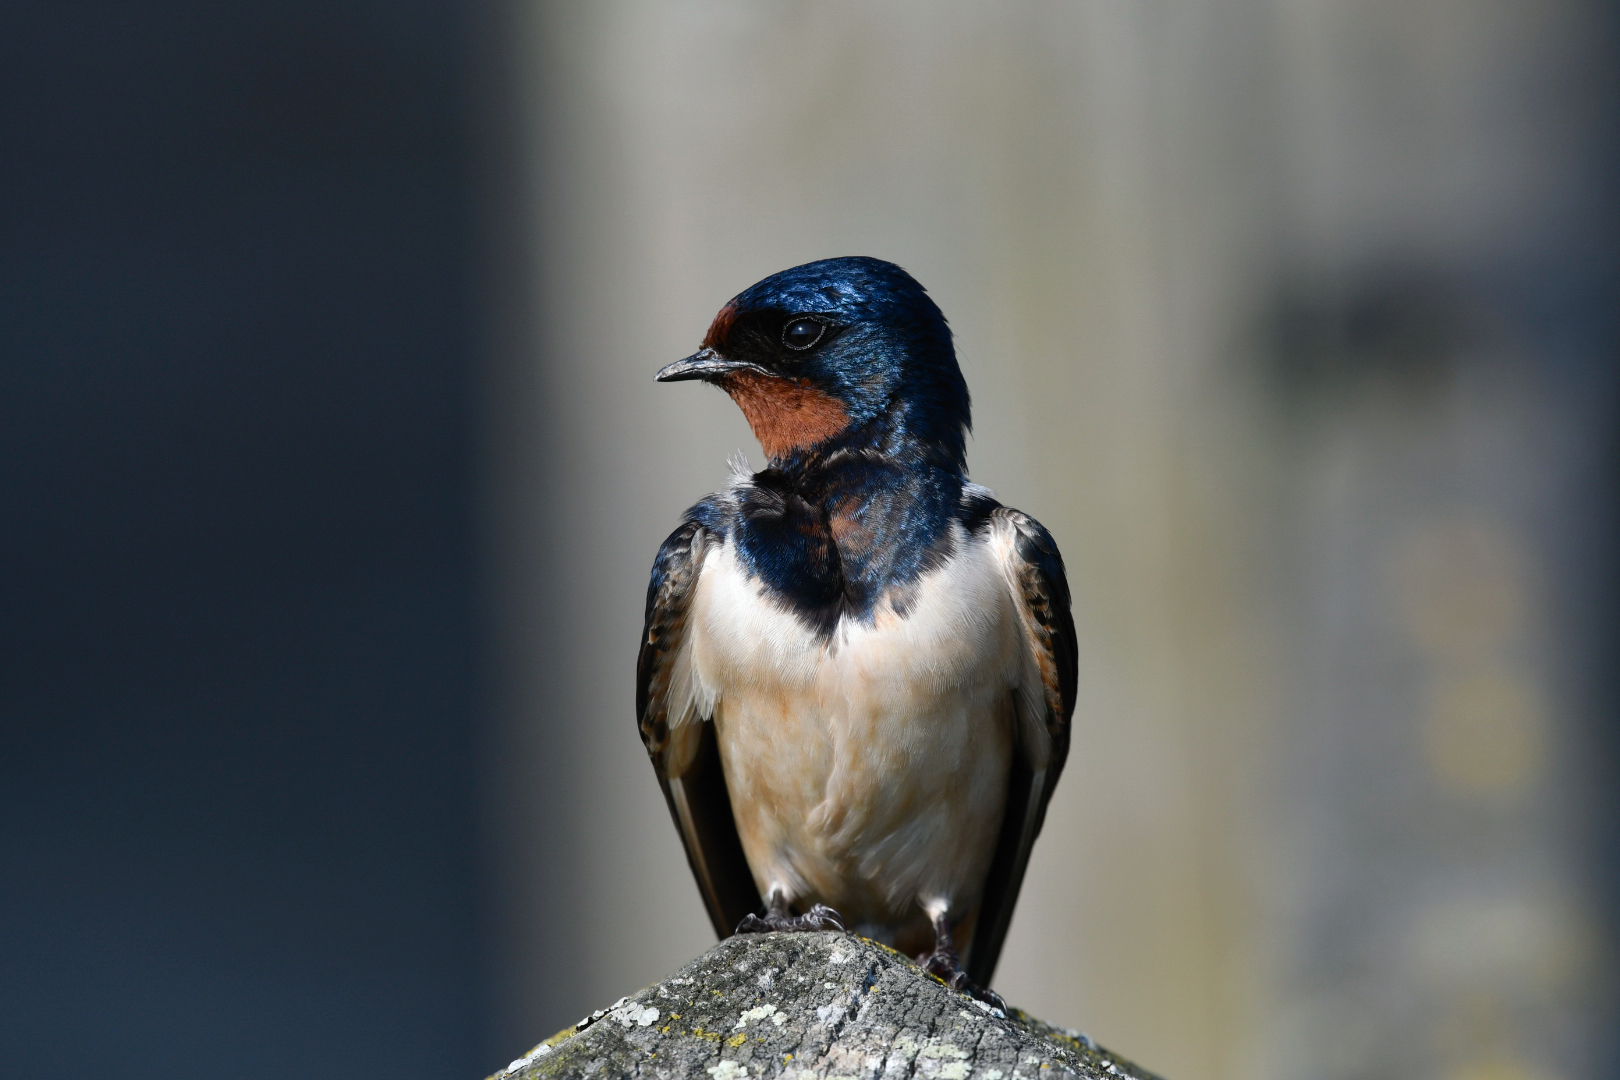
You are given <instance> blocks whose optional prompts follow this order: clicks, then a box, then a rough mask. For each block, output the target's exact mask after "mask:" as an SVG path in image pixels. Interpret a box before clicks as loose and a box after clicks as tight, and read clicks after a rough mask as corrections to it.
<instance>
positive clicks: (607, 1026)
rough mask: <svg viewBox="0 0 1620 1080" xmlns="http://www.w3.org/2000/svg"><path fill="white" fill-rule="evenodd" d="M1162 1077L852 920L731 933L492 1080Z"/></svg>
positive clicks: (1092, 1079) (1090, 1079)
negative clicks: (942, 976) (849, 924)
mask: <svg viewBox="0 0 1620 1080" xmlns="http://www.w3.org/2000/svg"><path fill="white" fill-rule="evenodd" d="M575 1076H579V1077H596V1078H600V1080H616V1078H619V1077H645V1078H647V1080H677V1078H685V1077H691V1078H692V1080H745V1078H746V1080H758V1078H761V1077H764V1078H769V1080H801V1078H802V1080H812V1078H814V1080H842V1078H848V1080H857V1078H859V1080H878V1078H880V1077H881V1078H895V1080H900V1078H906V1080H910V1078H912V1077H918V1078H927V1080H932V1078H936V1077H937V1078H939V1080H1056V1078H1057V1077H1086V1078H1088V1080H1122V1078H1125V1077H1130V1078H1133V1080H1157V1078H1156V1077H1154V1076H1153V1074H1152V1073H1149V1072H1147V1071H1146V1070H1144V1069H1140V1068H1138V1067H1136V1066H1135V1065H1132V1064H1131V1063H1130V1062H1128V1061H1125V1060H1123V1059H1121V1058H1120V1057H1118V1056H1117V1055H1115V1054H1111V1053H1109V1052H1108V1051H1106V1050H1104V1049H1103V1048H1102V1047H1100V1046H1097V1045H1096V1044H1095V1043H1093V1042H1092V1041H1091V1040H1090V1039H1088V1038H1086V1037H1085V1036H1084V1035H1081V1034H1080V1033H1078V1032H1074V1031H1065V1030H1063V1029H1061V1028H1055V1027H1052V1026H1051V1025H1049V1024H1045V1023H1042V1022H1041V1021H1039V1020H1036V1019H1034V1018H1033V1017H1031V1016H1028V1015H1027V1014H1025V1013H1024V1012H1022V1011H1021V1010H1018V1009H1014V1010H1013V1014H1012V1015H1011V1016H1004V1015H1002V1014H1001V1013H1000V1012H999V1010H995V1009H992V1008H991V1007H990V1006H988V1005H985V1004H984V1003H982V1002H980V1001H977V1000H975V999H973V998H970V997H968V996H966V995H965V994H960V993H957V992H956V991H954V990H951V989H950V988H948V987H947V986H945V984H944V983H942V982H940V981H939V980H938V979H936V978H934V977H933V976H932V975H928V974H926V973H925V972H924V971H923V970H922V969H921V968H919V967H917V965H915V964H913V963H912V962H911V961H910V960H907V959H906V958H905V957H903V956H901V955H900V954H899V953H897V952H895V951H893V950H892V949H888V948H885V947H884V946H882V945H879V944H877V943H875V942H872V941H868V940H866V939H865V938H859V937H855V936H854V935H852V934H839V933H815V934H760V935H745V936H740V937H731V938H727V939H726V940H725V941H722V942H721V943H720V944H718V945H716V946H715V947H714V948H713V949H710V950H709V951H708V952H707V953H706V954H704V955H703V956H700V957H699V958H698V959H696V960H694V961H692V963H690V964H688V965H687V966H686V967H684V968H682V969H681V970H680V971H679V972H678V973H677V974H675V975H673V976H671V977H670V978H668V979H665V980H664V981H663V982H661V983H659V984H658V985H656V986H651V987H648V988H647V989H645V990H643V991H641V992H640V993H638V994H635V995H633V996H631V997H627V998H621V999H620V1000H619V1001H618V1002H617V1003H615V1004H614V1005H612V1006H611V1007H609V1008H606V1009H598V1010H597V1011H596V1012H594V1013H592V1014H591V1015H590V1016H587V1017H586V1018H585V1019H583V1020H581V1021H580V1022H579V1023H578V1024H576V1025H574V1026H573V1027H571V1028H565V1029H564V1030H562V1031H559V1032H558V1033H557V1034H555V1035H553V1036H552V1037H551V1038H549V1039H547V1040H546V1041H545V1042H543V1043H541V1044H540V1045H539V1046H537V1047H535V1048H534V1049H533V1050H531V1051H529V1052H528V1053H527V1054H525V1055H524V1056H523V1057H521V1058H519V1059H518V1060H516V1061H514V1062H512V1064H511V1065H509V1066H507V1067H506V1068H505V1069H503V1070H502V1071H501V1072H498V1073H496V1074H495V1075H494V1076H493V1077H491V1078H490V1080H539V1078H541V1077H575Z"/></svg>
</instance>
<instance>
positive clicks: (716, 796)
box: [636, 521, 762, 938]
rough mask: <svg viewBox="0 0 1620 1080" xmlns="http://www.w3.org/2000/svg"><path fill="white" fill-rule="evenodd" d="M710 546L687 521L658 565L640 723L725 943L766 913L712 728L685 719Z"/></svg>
mask: <svg viewBox="0 0 1620 1080" xmlns="http://www.w3.org/2000/svg"><path fill="white" fill-rule="evenodd" d="M709 539H710V535H709V533H708V532H707V531H706V530H705V529H704V528H703V527H702V525H700V524H699V523H697V522H695V521H688V522H687V523H685V524H684V525H682V526H681V527H680V528H678V529H676V530H675V531H674V532H673V533H671V534H670V536H669V539H668V540H665V541H664V546H663V547H661V548H659V550H658V558H657V559H656V560H654V562H653V569H652V580H651V581H650V582H649V583H648V586H647V617H646V629H645V630H644V632H643V634H642V639H641V653H640V656H639V657H638V658H637V660H636V717H637V725H638V727H639V729H640V731H641V741H642V743H643V744H644V745H645V746H646V747H647V755H648V757H650V758H651V759H652V764H653V771H654V772H656V773H657V774H658V783H659V786H660V787H662V788H663V790H664V799H665V801H666V802H667V803H668V804H669V812H670V816H671V817H672V818H674V820H675V828H676V830H677V831H678V832H679V833H680V835H681V843H682V844H683V845H684V846H685V848H686V859H687V862H688V863H690V864H691V867H692V874H693V876H694V877H695V878H697V883H698V891H699V892H701V893H702V894H703V904H704V907H706V908H707V909H708V912H709V919H710V921H711V922H713V923H714V929H715V933H716V934H718V935H719V936H720V937H722V938H723V937H728V936H730V934H731V933H732V931H733V930H735V929H736V927H737V923H738V922H740V921H741V920H742V918H743V916H744V915H748V914H750V913H753V912H757V911H759V910H760V909H761V906H762V905H761V902H760V898H759V891H758V889H756V888H755V886H754V878H753V874H752V873H751V872H750V871H749V869H748V860H747V858H746V857H745V856H744V855H743V849H742V841H741V840H740V839H739V838H738V836H737V823H736V820H735V819H734V818H733V817H732V813H731V796H730V794H729V793H728V791H727V789H726V778H725V773H724V771H723V770H722V768H721V764H720V747H719V743H718V742H717V741H716V739H715V733H714V725H713V724H712V723H702V722H694V721H703V720H706V719H707V717H692V716H689V715H688V713H689V712H690V711H691V709H692V708H693V702H692V694H691V692H690V683H691V676H690V673H689V672H688V671H686V670H685V668H684V665H688V664H689V663H690V661H689V658H688V653H687V649H686V640H687V616H688V614H689V613H690V610H691V604H692V594H693V592H694V591H695V589H696V587H697V581H698V575H699V574H700V573H701V571H702V564H703V550H704V545H705V543H707V542H708V541H709Z"/></svg>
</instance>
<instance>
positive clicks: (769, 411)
mask: <svg viewBox="0 0 1620 1080" xmlns="http://www.w3.org/2000/svg"><path fill="white" fill-rule="evenodd" d="M720 314H721V315H724V314H725V312H724V311H722V312H721V313H720ZM719 321H720V320H718V319H716V320H715V323H716V325H718V324H719ZM711 333H712V331H711ZM722 385H723V386H724V387H725V390H726V393H728V394H730V395H731V400H733V401H735V402H736V403H737V407H738V408H739V409H741V410H742V412H743V416H745V417H747V418H748V426H749V427H751V428H753V429H754V437H755V438H756V439H758V440H759V444H760V446H762V447H764V448H765V454H766V456H767V457H771V458H784V457H787V456H788V455H789V454H791V453H792V452H793V451H795V450H801V449H803V448H805V447H809V446H814V445H816V444H817V443H820V442H825V441H827V440H828V439H830V438H832V437H833V436H834V435H837V434H839V433H841V432H842V431H844V430H845V429H846V428H848V427H849V413H847V412H845V411H844V406H843V405H841V404H839V402H838V399H837V398H834V397H830V396H828V395H826V394H823V393H822V392H821V391H820V390H815V389H812V388H811V387H808V386H804V385H802V384H800V383H796V382H793V381H791V380H789V379H779V378H776V377H774V376H770V375H761V374H759V373H758V372H755V371H739V372H736V373H734V374H732V375H729V376H727V377H726V380H725V382H724V383H723V384H722Z"/></svg>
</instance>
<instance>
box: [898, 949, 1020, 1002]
mask: <svg viewBox="0 0 1620 1080" xmlns="http://www.w3.org/2000/svg"><path fill="white" fill-rule="evenodd" d="M917 963H918V965H919V966H920V967H921V968H922V969H923V970H924V971H926V972H928V974H930V975H932V976H934V978H936V979H938V980H939V981H940V982H942V983H944V984H945V985H946V986H948V987H950V988H951V989H952V990H956V991H958V992H960V993H963V994H966V995H968V996H969V997H973V998H978V999H979V1000H980V1001H982V1002H984V1003H985V1004H986V1005H988V1006H990V1007H991V1008H992V1009H1000V1010H1001V1011H1002V1013H1003V1014H1007V1013H1010V1012H1011V1010H1010V1009H1009V1008H1008V1007H1007V1001H1006V999H1005V998H1003V997H1002V996H1001V995H1000V994H998V993H996V992H995V991H994V990H991V989H990V988H989V987H985V986H980V985H979V984H978V983H976V982H974V981H973V980H972V979H970V978H968V973H967V972H965V971H963V970H962V958H961V957H960V956H958V955H957V954H956V948H955V946H953V945H950V944H942V945H936V946H935V947H934V951H933V952H931V953H924V954H923V955H921V956H919V957H917Z"/></svg>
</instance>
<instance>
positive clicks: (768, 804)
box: [670, 530, 1045, 926]
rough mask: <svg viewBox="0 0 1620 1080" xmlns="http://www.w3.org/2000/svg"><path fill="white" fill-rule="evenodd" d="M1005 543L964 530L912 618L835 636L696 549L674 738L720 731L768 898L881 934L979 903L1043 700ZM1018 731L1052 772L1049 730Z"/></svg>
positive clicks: (745, 839) (741, 823) (744, 831)
mask: <svg viewBox="0 0 1620 1080" xmlns="http://www.w3.org/2000/svg"><path fill="white" fill-rule="evenodd" d="M1000 540H1001V538H999V537H996V536H995V535H994V533H993V531H992V533H991V534H990V535H981V536H979V537H969V536H968V535H966V534H965V533H963V532H961V531H960V530H958V534H957V537H956V541H957V543H956V554H955V555H954V556H953V557H952V558H951V559H950V561H949V562H947V563H946V564H945V565H944V566H943V567H941V568H940V569H938V570H935V571H933V572H931V573H929V574H927V575H925V576H924V577H923V578H922V579H921V581H920V582H919V583H918V585H917V588H916V590H915V592H914V593H913V594H912V595H910V596H909V597H907V598H906V608H907V614H906V615H905V617H901V616H899V615H897V614H896V613H895V612H894V610H893V608H892V606H891V605H890V604H889V603H888V601H883V602H880V604H879V606H878V608H877V612H876V615H875V618H873V619H872V620H870V621H864V620H858V619H849V618H846V619H844V620H843V621H842V622H840V624H839V625H838V627H837V628H836V630H835V631H834V633H833V634H832V635H831V637H830V638H822V637H818V636H817V635H816V634H815V633H814V632H813V631H812V630H811V629H810V628H808V627H807V626H806V625H805V624H804V623H803V622H801V621H800V620H799V619H798V618H796V617H795V616H794V615H793V614H791V613H790V612H789V611H787V610H785V609H784V608H783V607H782V606H781V605H779V604H778V603H777V602H775V601H774V600H772V599H771V598H769V596H768V595H767V594H765V592H764V589H763V586H762V584H761V583H760V582H759V581H758V580H757V579H750V578H749V577H748V575H747V574H746V572H745V571H744V569H743V567H742V566H741V564H740V563H739V562H738V560H737V557H736V552H735V550H734V549H733V548H732V547H731V546H730V545H729V544H725V543H711V544H710V545H709V546H708V547H707V548H706V549H705V550H704V551H703V553H702V555H701V558H702V559H703V565H702V571H701V573H700V575H699V578H698V583H697V587H696V591H695V593H694V596H693V600H692V610H691V615H690V622H689V623H688V629H687V634H686V640H685V643H684V647H683V650H682V654H681V655H680V656H679V657H678V658H677V660H676V666H675V672H674V680H673V685H672V686H671V697H670V700H671V703H672V704H675V705H676V707H675V708H672V709H671V710H670V715H671V718H672V721H673V725H672V727H673V728H674V729H676V730H674V731H672V735H674V737H675V739H676V741H677V742H681V741H690V740H682V739H681V738H680V736H681V734H682V732H681V731H680V730H679V729H681V728H682V727H685V726H687V725H692V724H695V723H696V722H698V721H701V720H703V719H706V718H713V720H714V721H715V724H716V727H717V734H718V736H719V744H720V753H721V757H722V760H723V762H724V765H725V770H726V780H727V784H728V787H729V788H730V792H731V801H732V808H733V811H734V812H735V814H736V818H737V828H738V833H739V834H740V836H741V838H742V844H743V851H744V853H745V854H746V855H747V857H748V863H749V866H750V868H751V869H752V871H753V875H754V880H755V883H756V884H757V885H758V887H759V889H760V893H761V895H764V896H768V895H770V894H771V893H772V892H780V893H781V894H783V896H784V897H785V898H787V899H788V900H798V901H804V902H809V901H820V902H824V903H828V904H831V905H832V906H833V907H835V908H837V909H839V911H840V912H841V913H843V914H844V916H845V917H846V918H847V919H850V920H852V921H853V922H856V923H869V924H876V925H879V926H881V925H894V924H896V923H898V922H901V921H904V920H906V919H908V918H911V917H914V916H916V915H917V914H918V907H919V906H920V907H921V908H923V909H924V910H930V911H932V910H938V909H939V908H941V907H942V906H943V907H944V908H945V909H948V910H950V911H952V912H955V913H957V914H962V913H965V912H967V911H969V910H971V909H972V908H973V907H975V906H976V905H977V903H978V900H979V892H980V890H981V888H982V886H983V882H984V879H985V875H986V873H987V872H988V870H989V866H990V860H991V858H992V856H993V854H994V849H995V843H996V838H997V835H998V832H999V830H1000V827H1001V818H1002V813H1003V810H1004V807H1005V802H1006V784H1007V775H1008V769H1009V766H1010V764H1011V761H1012V755H1013V753H1014V752H1015V751H1014V748H1015V743H1016V742H1018V741H1019V740H1018V738H1017V735H1016V734H1015V726H1016V725H1017V724H1018V723H1019V721H1018V719H1017V715H1016V714H1017V713H1020V712H1025V711H1026V710H1025V709H1022V708H1015V706H1014V698H1015V696H1017V697H1020V698H1023V699H1025V700H1030V699H1034V700H1039V699H1040V690H1039V675H1038V671H1036V669H1035V668H1034V666H1033V660H1032V658H1031V657H1030V656H1029V655H1028V654H1029V650H1028V647H1027V645H1026V642H1025V637H1024V631H1023V627H1022V625H1021V623H1020V619H1019V616H1018V612H1017V609H1016V608H1015V606H1014V604H1013V599H1012V591H1011V587H1010V584H1009V581H1008V579H1007V577H1006V575H1005V574H1004V573H1003V570H1002V564H1003V557H1004V556H1005V554H1006V552H1005V551H1003V550H998V549H999V548H1003V547H1004V546H1005V543H1004V542H1000V543H998V541H1000ZM1032 675H1033V677H1034V679H1035V684H1034V687H1031V686H1030V680H1031V677H1032ZM682 706H684V707H682ZM1035 715H1039V714H1035ZM1025 727H1026V728H1027V729H1029V730H1028V731H1027V732H1026V733H1025V736H1024V738H1023V740H1022V743H1023V747H1024V752H1025V753H1026V754H1029V755H1031V756H1032V757H1039V758H1040V759H1042V760H1041V762H1040V764H1044V757H1045V747H1044V745H1041V746H1039V747H1037V746H1034V745H1032V744H1031V738H1032V737H1033V736H1035V734H1036V731H1035V729H1039V732H1038V734H1039V741H1040V742H1041V743H1042V744H1044V735H1045V732H1044V728H1041V727H1040V725H1039V724H1038V723H1037V724H1033V725H1031V724H1029V723H1027V722H1026V724H1025ZM687 730H688V731H693V730H695V729H693V728H687Z"/></svg>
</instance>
